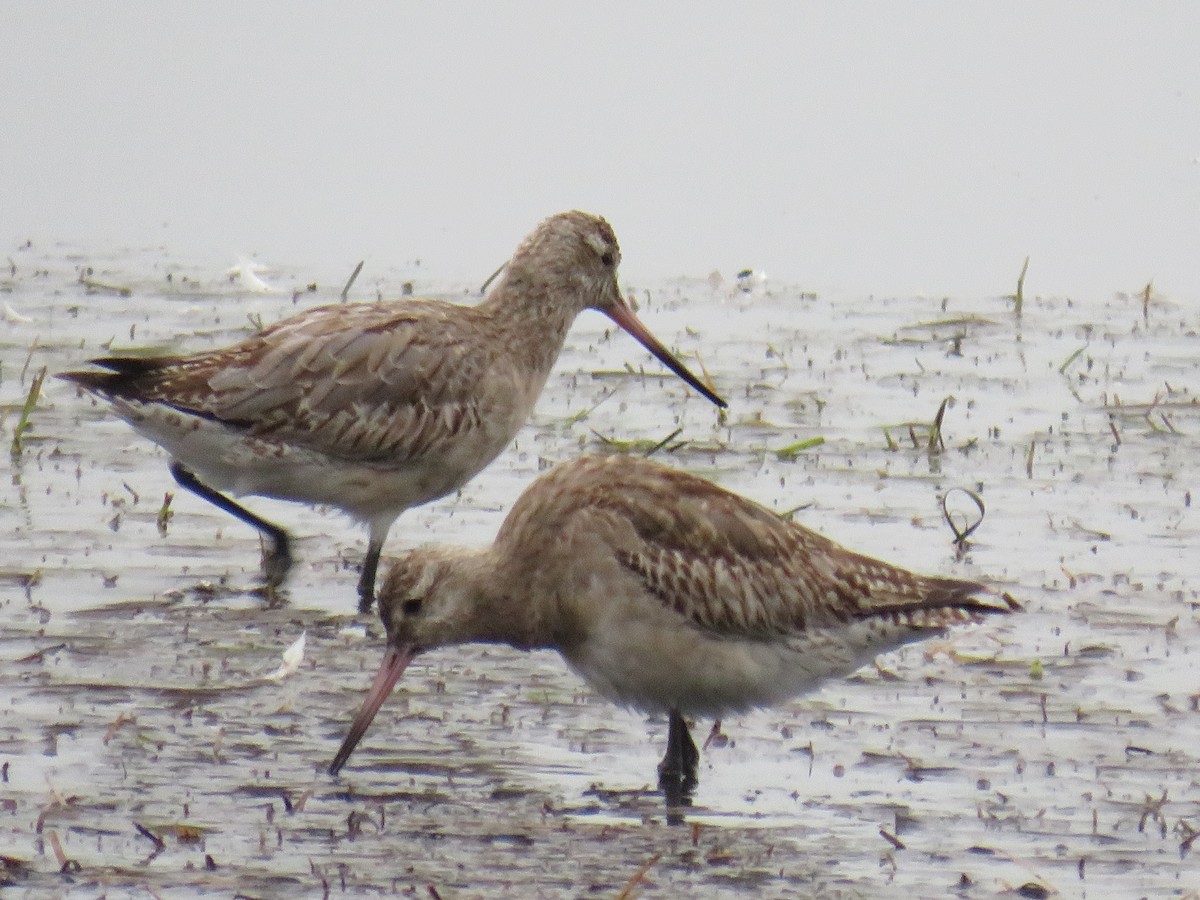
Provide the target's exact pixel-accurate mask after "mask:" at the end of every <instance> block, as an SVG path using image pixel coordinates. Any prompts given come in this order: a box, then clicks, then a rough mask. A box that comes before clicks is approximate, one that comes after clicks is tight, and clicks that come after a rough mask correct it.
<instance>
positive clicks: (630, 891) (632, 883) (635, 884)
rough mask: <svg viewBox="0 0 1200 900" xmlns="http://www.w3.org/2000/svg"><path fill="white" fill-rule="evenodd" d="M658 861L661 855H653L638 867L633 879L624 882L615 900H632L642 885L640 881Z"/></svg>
mask: <svg viewBox="0 0 1200 900" xmlns="http://www.w3.org/2000/svg"><path fill="white" fill-rule="evenodd" d="M660 859H662V854H661V853H655V854H654V855H653V856H651V857H650V858H649V859H648V860H646V861H645V862H644V863H642V865H641V866H639V867H638V870H637V871H636V872H634V873H633V877H631V878H630V879H629V880H628V881H627V882H625V887H623V888H621V893H619V894H617V900H632V898H634V897H636V896H637V895H638V893H639V890H638V889H639V887H640V886H641V884H642V879H643V878H644V877H645V876H646V873H647V872H649V871H650V869H651V867H653V866H654V864H655V863H656V862H658V861H659V860H660Z"/></svg>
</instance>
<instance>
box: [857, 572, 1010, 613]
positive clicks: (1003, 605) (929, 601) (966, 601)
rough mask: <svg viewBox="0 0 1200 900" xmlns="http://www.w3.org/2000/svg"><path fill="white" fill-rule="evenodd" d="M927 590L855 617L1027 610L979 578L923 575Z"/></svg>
mask: <svg viewBox="0 0 1200 900" xmlns="http://www.w3.org/2000/svg"><path fill="white" fill-rule="evenodd" d="M921 580H922V581H923V582H924V585H923V587H924V588H925V590H924V591H923V592H922V596H920V597H918V598H914V599H913V600H910V601H908V602H906V603H895V604H889V605H887V606H884V607H876V608H875V609H872V610H864V611H862V612H860V613H859V615H858V616H857V617H856V618H860V619H870V618H873V617H875V616H882V617H892V616H895V615H901V616H902V615H904V614H906V613H907V614H913V613H922V612H924V613H936V612H937V611H938V610H944V611H946V612H947V613H953V612H955V611H957V612H960V613H966V614H968V615H970V616H972V617H974V616H984V615H994V614H1002V615H1007V614H1008V613H1012V612H1020V611H1021V610H1023V609H1024V607H1023V606H1021V604H1020V603H1018V602H1017V601H1016V600H1015V599H1013V597H1012V595H1011V594H1008V593H1005V592H1002V591H997V590H995V589H993V588H990V587H988V586H987V585H985V584H980V583H979V582H977V581H962V580H959V579H957V578H923V579H921Z"/></svg>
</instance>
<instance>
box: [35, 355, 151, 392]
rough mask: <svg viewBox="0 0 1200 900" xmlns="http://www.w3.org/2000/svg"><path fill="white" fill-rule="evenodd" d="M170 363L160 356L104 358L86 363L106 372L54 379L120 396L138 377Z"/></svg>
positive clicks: (69, 374) (77, 373) (81, 373)
mask: <svg viewBox="0 0 1200 900" xmlns="http://www.w3.org/2000/svg"><path fill="white" fill-rule="evenodd" d="M171 361H172V360H171V358H169V357H162V356H157V357H143V356H105V357H101V358H100V359H92V360H88V362H90V363H91V364H92V365H94V366H100V367H101V368H104V369H108V370H109V371H107V372H59V373H58V374H57V375H56V376H55V377H56V378H61V379H63V381H70V382H71V383H72V384H77V385H79V386H80V387H81V388H84V389H85V390H89V391H99V392H101V393H105V394H121V393H123V391H124V390H125V389H128V388H129V387H130V385H132V384H133V383H134V382H135V381H136V380H137V379H138V378H139V377H141V376H143V375H149V374H151V373H153V372H156V371H158V370H159V369H161V368H162V367H163V366H165V365H169V364H170V363H171Z"/></svg>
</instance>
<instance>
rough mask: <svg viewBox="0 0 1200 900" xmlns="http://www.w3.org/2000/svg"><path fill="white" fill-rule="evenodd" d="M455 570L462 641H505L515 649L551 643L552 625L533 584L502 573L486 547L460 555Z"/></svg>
mask: <svg viewBox="0 0 1200 900" xmlns="http://www.w3.org/2000/svg"><path fill="white" fill-rule="evenodd" d="M455 574H456V576H457V578H459V579H461V580H460V581H459V583H458V585H456V589H457V590H458V591H459V592H460V596H462V597H463V599H464V601H465V609H464V611H463V615H462V633H461V635H460V641H461V642H462V643H467V642H471V643H475V642H479V643H486V644H508V645H509V646H512V647H516V648H517V649H519V650H539V649H543V648H547V647H551V646H553V645H554V627H553V625H552V624H551V623H550V622H549V621H548V616H547V613H548V612H549V611H548V610H546V609H544V608H543V606H542V604H541V603H540V602H539V601H540V600H541V598H539V597H538V596H536V595H535V592H536V587H535V586H534V585H530V584H527V583H523V582H521V581H520V580H518V579H514V578H510V577H506V571H505V569H504V562H503V561H502V560H501V559H499V558H498V557H497V556H496V554H494V553H493V552H491V549H490V548H489V549H487V550H480V551H476V552H474V553H472V554H471V556H470V557H469V558H468V559H460V565H459V567H458V568H457V571H456V573H455Z"/></svg>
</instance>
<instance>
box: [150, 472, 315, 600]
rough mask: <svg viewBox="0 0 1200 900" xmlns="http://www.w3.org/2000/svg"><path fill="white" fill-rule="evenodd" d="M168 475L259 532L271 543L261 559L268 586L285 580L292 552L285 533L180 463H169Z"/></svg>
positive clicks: (279, 583) (181, 485)
mask: <svg viewBox="0 0 1200 900" xmlns="http://www.w3.org/2000/svg"><path fill="white" fill-rule="evenodd" d="M171 474H172V475H174V476H175V480H176V481H177V482H179V486H180V487H183V488H187V489H188V490H189V491H191V492H192V493H193V494H195V495H196V496H198V497H203V498H204V499H205V500H207V501H208V502H209V503H211V504H212V505H213V506H215V507H217V508H218V509H223V510H225V512H227V513H229V514H230V515H231V516H233V517H234V518H236V519H238V520H239V521H242V522H245V523H246V524H247V525H249V526H251V527H252V528H256V529H258V532H259V533H260V534H262V535H263V536H264V537H265V538H266V539H267V542H268V543H269V544H270V547H269V548H268V550H267V552H266V556H265V558H264V559H263V574H264V575H265V576H266V581H267V586H268V587H278V586H279V585H281V584H283V580H284V578H286V577H287V573H288V569H290V568H291V567H292V553H291V549H290V548H289V546H288V544H289V541H288V535H287V532H286V531H284V530H283V529H282V528H280V527H279V526H278V525H275V524H273V523H271V522H268V521H267V520H266V519H262V518H259V517H258V516H256V515H255V514H254V513H252V512H250V510H248V509H246V508H245V507H244V506H241V505H239V504H237V503H235V502H234V501H233V500H230V499H229V498H228V497H226V496H225V495H224V494H222V493H219V492H217V491H214V490H213V489H212V488H210V487H209V486H208V485H207V484H205V483H204V482H203V481H201V480H200V479H199V478H197V477H196V473H194V472H193V471H192V470H191V469H188V468H186V467H185V466H184V465H183V464H182V463H179V462H176V461H172V462H171Z"/></svg>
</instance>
